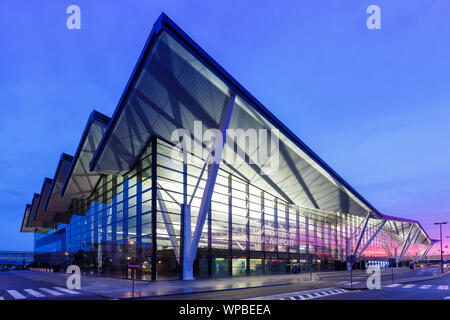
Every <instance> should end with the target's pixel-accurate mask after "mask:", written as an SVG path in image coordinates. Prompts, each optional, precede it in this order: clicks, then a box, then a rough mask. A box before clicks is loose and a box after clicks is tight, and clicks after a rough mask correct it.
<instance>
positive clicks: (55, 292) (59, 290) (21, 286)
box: [0, 271, 104, 303]
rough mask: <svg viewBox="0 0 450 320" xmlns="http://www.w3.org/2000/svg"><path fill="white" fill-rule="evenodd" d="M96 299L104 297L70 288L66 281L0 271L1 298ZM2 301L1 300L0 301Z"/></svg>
mask: <svg viewBox="0 0 450 320" xmlns="http://www.w3.org/2000/svg"><path fill="white" fill-rule="evenodd" d="M34 299H39V300H49V299H50V300H96V299H104V298H103V297H100V296H97V295H94V294H91V293H87V292H83V291H81V290H69V289H67V287H66V285H65V283H63V282H61V284H60V285H55V284H54V283H50V282H46V281H43V280H37V279H36V280H31V279H28V278H25V277H22V276H21V275H20V273H19V272H15V271H3V272H0V300H34ZM0 303H1V302H0Z"/></svg>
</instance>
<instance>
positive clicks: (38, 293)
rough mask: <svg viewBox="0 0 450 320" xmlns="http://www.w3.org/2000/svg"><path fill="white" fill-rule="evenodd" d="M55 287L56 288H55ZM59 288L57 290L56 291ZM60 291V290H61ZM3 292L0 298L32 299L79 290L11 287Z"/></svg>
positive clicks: (73, 292) (73, 293)
mask: <svg viewBox="0 0 450 320" xmlns="http://www.w3.org/2000/svg"><path fill="white" fill-rule="evenodd" d="M55 289H56V290H55ZM57 290H59V291H57ZM61 291H62V292H61ZM5 292H6V293H5V294H4V295H3V296H0V300H14V299H16V300H19V299H33V298H46V297H50V298H51V297H53V296H64V295H67V294H72V295H75V294H80V293H81V292H78V291H75V290H69V289H65V288H63V287H53V288H52V289H50V288H36V289H17V290H14V289H11V290H5Z"/></svg>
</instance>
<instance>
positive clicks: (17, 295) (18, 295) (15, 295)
mask: <svg viewBox="0 0 450 320" xmlns="http://www.w3.org/2000/svg"><path fill="white" fill-rule="evenodd" d="M6 292H8V293H9V294H10V295H11V296H12V297H13V298H14V299H25V296H24V295H23V294H21V293H19V292H18V291H16V290H6Z"/></svg>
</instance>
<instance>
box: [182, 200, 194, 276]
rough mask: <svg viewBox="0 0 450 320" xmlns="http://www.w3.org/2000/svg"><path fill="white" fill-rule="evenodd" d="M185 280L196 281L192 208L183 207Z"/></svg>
mask: <svg viewBox="0 0 450 320" xmlns="http://www.w3.org/2000/svg"><path fill="white" fill-rule="evenodd" d="M183 217H184V219H183V223H184V228H183V280H194V273H193V264H192V262H191V244H192V231H191V207H190V206H188V205H186V204H185V205H183Z"/></svg>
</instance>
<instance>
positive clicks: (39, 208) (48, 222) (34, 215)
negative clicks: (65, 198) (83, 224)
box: [30, 178, 58, 229]
mask: <svg viewBox="0 0 450 320" xmlns="http://www.w3.org/2000/svg"><path fill="white" fill-rule="evenodd" d="M52 182H53V180H52V179H50V178H45V179H44V183H43V185H42V190H41V193H40V196H39V198H38V201H37V204H36V208H35V209H34V210H33V211H31V217H30V219H33V220H34V221H37V222H40V223H41V225H42V226H43V227H45V228H51V229H53V228H56V227H57V226H58V223H56V222H54V221H53V216H51V215H48V214H47V213H46V212H45V211H44V205H45V199H47V197H48V195H49V192H50V187H51V185H52Z"/></svg>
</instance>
